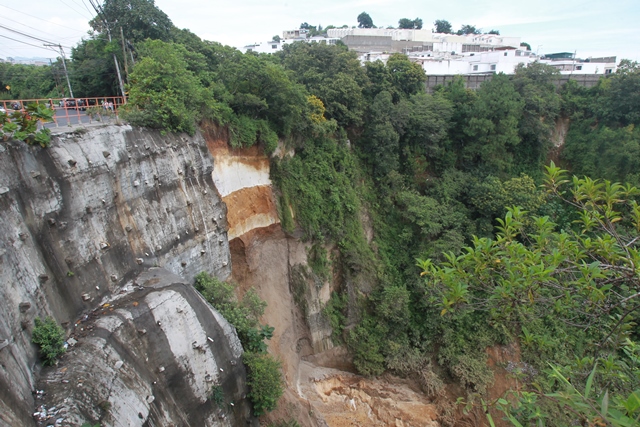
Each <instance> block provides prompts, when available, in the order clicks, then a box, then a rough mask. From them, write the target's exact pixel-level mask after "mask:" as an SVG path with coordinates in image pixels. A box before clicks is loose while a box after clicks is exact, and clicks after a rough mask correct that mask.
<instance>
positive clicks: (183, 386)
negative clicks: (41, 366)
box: [36, 268, 251, 427]
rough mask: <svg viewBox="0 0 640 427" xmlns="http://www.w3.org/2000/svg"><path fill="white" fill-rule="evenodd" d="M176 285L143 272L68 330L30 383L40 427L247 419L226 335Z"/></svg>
mask: <svg viewBox="0 0 640 427" xmlns="http://www.w3.org/2000/svg"><path fill="white" fill-rule="evenodd" d="M182 282H183V280H182V279H181V278H180V277H178V276H176V275H173V274H171V273H169V272H168V271H166V270H164V269H161V268H151V269H150V270H148V271H146V272H143V273H142V274H141V275H139V276H138V277H136V278H135V279H134V280H133V281H132V282H129V283H127V284H125V285H124V286H123V288H122V289H121V291H120V292H118V293H117V294H116V295H115V296H114V297H112V298H108V299H107V301H108V302H105V303H103V304H101V305H100V306H99V307H97V308H96V309H95V310H92V311H91V312H89V313H88V314H87V315H85V316H83V318H81V319H80V320H78V321H77V322H76V323H75V324H74V326H73V327H72V328H71V335H70V337H69V339H68V341H69V342H70V343H72V344H73V346H70V347H69V348H68V350H67V353H66V354H65V355H64V356H63V357H62V359H61V361H60V363H59V364H58V366H56V367H52V368H46V369H45V370H44V371H43V375H42V377H41V379H40V381H39V384H38V389H39V390H43V391H45V392H46V394H44V395H42V396H40V395H39V398H38V399H37V401H36V403H37V406H38V411H37V415H36V417H37V418H38V419H40V420H42V421H43V423H42V424H41V425H43V426H44V425H48V423H51V422H53V421H55V420H60V424H61V425H71V426H79V425H81V424H82V423H83V422H85V421H87V420H91V421H100V422H101V424H102V425H109V426H118V427H119V426H138V425H156V426H170V425H188V426H229V427H232V426H237V425H243V424H245V422H244V421H245V420H248V419H250V418H251V417H250V406H249V404H248V402H247V400H246V398H245V393H246V390H245V372H244V365H243V364H242V358H241V356H242V345H241V344H240V341H239V340H238V337H237V335H236V333H235V330H234V329H233V327H232V326H231V325H230V324H229V323H227V321H226V320H225V319H224V318H222V317H221V316H220V314H219V313H218V312H216V311H215V310H214V309H212V308H211V307H210V306H209V305H208V304H207V303H206V302H205V301H204V299H203V298H202V297H201V296H200V295H199V294H198V293H197V292H196V291H195V290H194V288H193V287H192V286H191V285H189V284H185V283H182ZM215 387H220V390H221V391H222V392H221V394H220V396H221V401H219V402H216V401H215V399H214V398H213V392H212V390H214V388H215ZM52 408H53V409H52ZM47 419H48V422H47ZM92 424H93V423H92Z"/></svg>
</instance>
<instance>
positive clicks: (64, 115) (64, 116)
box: [0, 96, 126, 127]
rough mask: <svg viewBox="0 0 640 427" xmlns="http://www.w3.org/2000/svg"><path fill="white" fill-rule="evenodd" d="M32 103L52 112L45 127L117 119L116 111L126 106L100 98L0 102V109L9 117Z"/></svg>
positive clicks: (122, 101)
mask: <svg viewBox="0 0 640 427" xmlns="http://www.w3.org/2000/svg"><path fill="white" fill-rule="evenodd" d="M34 103H35V104H44V105H46V106H47V107H48V108H50V109H51V110H53V122H52V123H45V124H44V126H45V127H59V126H73V125H77V124H86V123H92V122H93V121H101V122H107V121H111V120H112V119H114V118H115V119H117V118H118V109H119V108H120V107H121V106H122V105H124V104H126V98H123V97H122V96H101V97H94V98H47V99H11V100H0V107H2V108H4V110H5V111H6V113H7V114H9V115H10V114H11V113H12V112H13V111H24V109H25V107H26V106H27V105H29V104H34Z"/></svg>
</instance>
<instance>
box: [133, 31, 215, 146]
mask: <svg viewBox="0 0 640 427" xmlns="http://www.w3.org/2000/svg"><path fill="white" fill-rule="evenodd" d="M140 54H141V56H142V59H141V60H140V61H139V62H138V64H136V67H135V69H134V71H133V72H132V73H131V86H130V89H129V102H128V104H127V105H126V106H125V107H123V113H124V117H125V118H127V119H128V120H129V121H130V122H131V123H132V124H135V125H141V126H149V127H152V128H157V129H165V130H169V131H174V132H187V133H189V134H193V133H194V132H195V129H196V128H195V126H196V123H197V122H198V121H199V120H200V119H201V118H202V117H204V116H207V117H212V118H213V117H217V118H222V117H223V116H224V114H225V107H224V106H223V105H221V104H219V103H218V102H217V101H216V100H215V99H214V97H213V94H212V92H211V91H209V90H207V89H206V88H204V87H203V86H202V84H201V82H200V81H199V79H198V78H197V77H196V76H195V74H194V73H193V72H192V71H190V70H189V69H188V63H187V61H186V59H185V58H186V57H187V56H188V52H187V50H186V49H185V48H184V47H183V46H181V45H176V44H173V43H165V42H162V41H160V40H147V41H146V42H144V43H143V44H142V45H141V46H140Z"/></svg>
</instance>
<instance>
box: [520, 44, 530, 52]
mask: <svg viewBox="0 0 640 427" xmlns="http://www.w3.org/2000/svg"><path fill="white" fill-rule="evenodd" d="M520 47H524V48H526V49H527V50H528V51H531V45H530V44H529V43H525V42H520Z"/></svg>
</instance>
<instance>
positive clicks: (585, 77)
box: [425, 73, 605, 93]
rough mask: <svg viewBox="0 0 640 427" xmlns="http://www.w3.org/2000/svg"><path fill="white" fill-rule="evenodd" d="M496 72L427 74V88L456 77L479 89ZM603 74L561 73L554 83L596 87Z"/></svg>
mask: <svg viewBox="0 0 640 427" xmlns="http://www.w3.org/2000/svg"><path fill="white" fill-rule="evenodd" d="M493 76H494V74H493V73H491V74H472V75H469V74H467V75H454V74H446V75H443V74H440V75H437V74H433V75H427V81H426V84H425V86H426V90H427V93H433V91H434V89H435V88H436V87H437V86H446V85H448V84H450V83H452V82H453V80H454V79H456V78H462V79H463V82H464V86H465V87H466V88H467V89H473V90H476V89H479V88H480V85H482V83H484V82H486V81H489V80H491V79H492V78H493ZM603 77H605V76H603V75H602V74H571V75H561V76H560V77H558V78H557V79H556V80H555V81H554V84H555V85H556V86H557V87H560V86H562V85H564V84H565V83H567V82H568V81H569V80H572V81H574V82H576V83H577V84H578V85H579V86H582V87H586V88H590V87H594V86H595V85H597V84H598V81H600V79H601V78H603Z"/></svg>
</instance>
